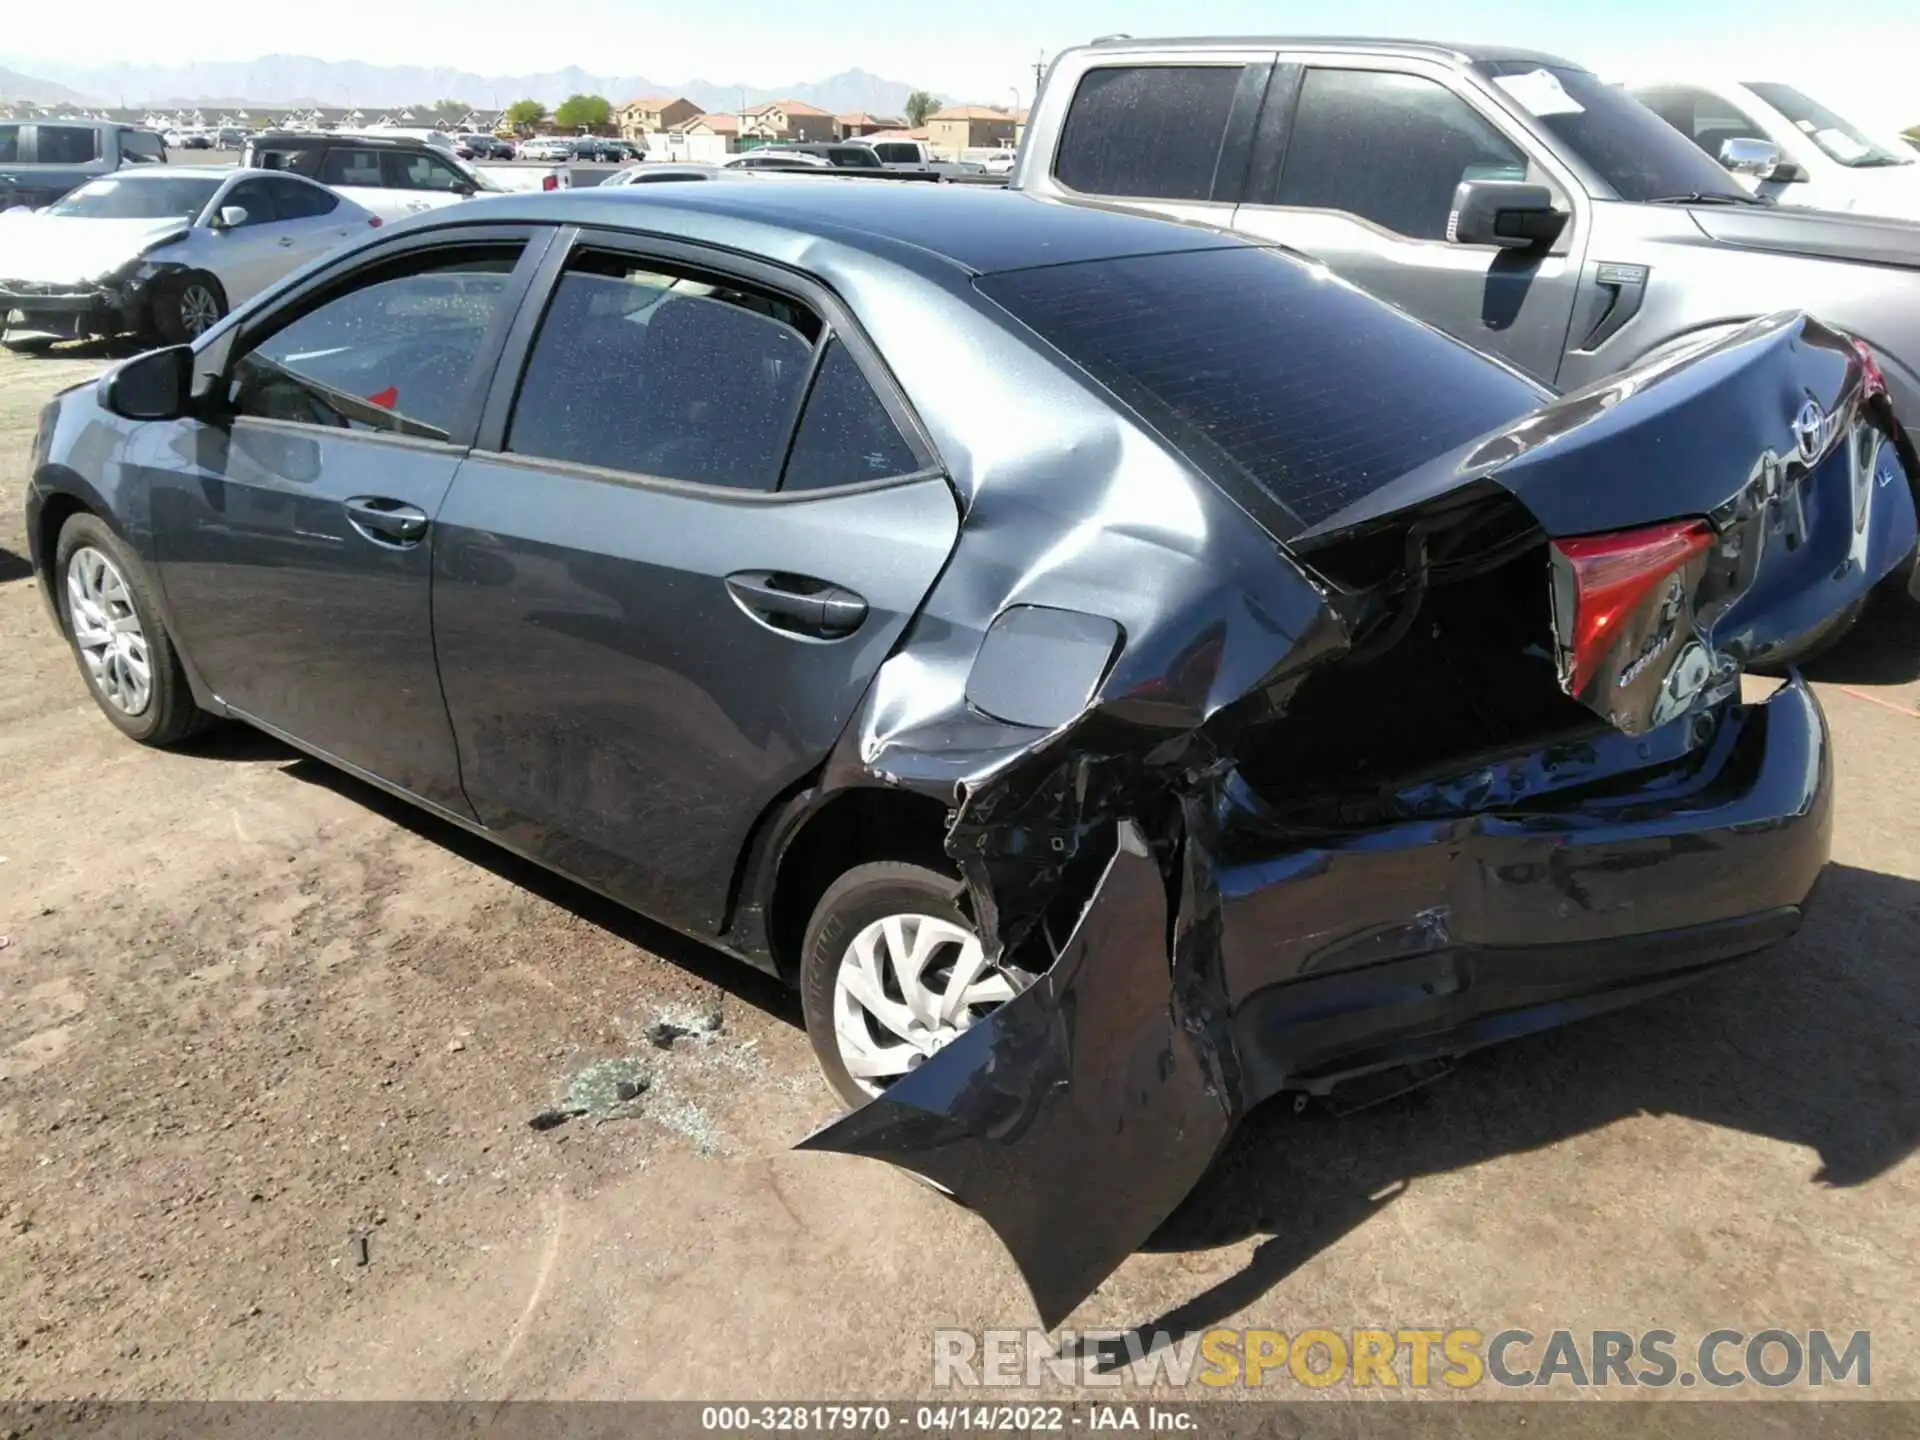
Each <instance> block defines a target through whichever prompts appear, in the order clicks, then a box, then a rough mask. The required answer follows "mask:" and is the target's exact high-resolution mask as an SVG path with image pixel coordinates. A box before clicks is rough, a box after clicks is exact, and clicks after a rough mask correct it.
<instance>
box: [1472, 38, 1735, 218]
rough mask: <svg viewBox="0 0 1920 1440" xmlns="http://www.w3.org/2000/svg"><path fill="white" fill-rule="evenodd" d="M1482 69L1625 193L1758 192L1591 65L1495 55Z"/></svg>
mask: <svg viewBox="0 0 1920 1440" xmlns="http://www.w3.org/2000/svg"><path fill="white" fill-rule="evenodd" d="M1479 69H1480V71H1481V73H1482V74H1484V75H1486V76H1487V78H1488V79H1490V80H1491V81H1492V82H1493V83H1494V84H1495V85H1496V86H1497V87H1499V89H1500V90H1501V91H1502V92H1504V93H1505V95H1506V96H1507V98H1508V99H1509V100H1510V101H1511V102H1512V103H1513V104H1514V105H1516V106H1518V107H1519V109H1520V110H1521V111H1522V112H1524V113H1525V114H1527V115H1528V116H1530V117H1531V118H1532V119H1533V121H1534V123H1535V124H1537V125H1538V126H1539V127H1540V128H1541V129H1543V130H1545V131H1546V132H1547V134H1548V135H1550V136H1551V137H1552V138H1553V139H1554V140H1556V141H1558V142H1559V143H1560V144H1561V145H1563V146H1565V147H1566V149H1567V150H1568V151H1570V152H1571V153H1572V154H1573V155H1575V156H1576V157H1578V158H1579V159H1580V160H1581V161H1583V162H1584V163H1585V164H1586V166H1587V168H1588V169H1590V170H1592V171H1593V172H1594V174H1595V175H1597V176H1599V178H1600V179H1601V180H1602V181H1604V182H1605V183H1606V184H1607V185H1609V186H1611V187H1612V189H1613V192H1614V193H1615V194H1616V195H1618V196H1619V197H1620V198H1621V199H1622V200H1640V201H1646V200H1671V199H1689V198H1691V197H1693V196H1696V195H1698V196H1704V197H1706V198H1707V199H1710V200H1711V199H1720V200H1726V201H1729V202H1733V203H1739V204H1747V203H1751V202H1752V200H1753V197H1752V196H1751V195H1749V194H1747V192H1746V191H1745V190H1743V189H1741V188H1740V186H1739V184H1738V182H1736V181H1735V180H1733V179H1732V177H1730V176H1729V175H1728V174H1727V172H1726V171H1725V170H1723V169H1722V168H1721V167H1720V164H1719V162H1718V160H1717V159H1708V158H1707V157H1706V156H1705V155H1703V154H1701V153H1700V151H1699V150H1698V149H1697V148H1695V146H1693V145H1692V144H1691V143H1689V141H1688V140H1687V139H1686V138H1685V137H1684V136H1682V135H1681V134H1679V133H1678V132H1677V131H1675V130H1674V128H1673V127H1672V126H1671V125H1669V124H1667V122H1666V121H1664V120H1662V119H1661V118H1660V117H1659V116H1658V115H1656V114H1654V113H1653V111H1651V110H1649V109H1648V108H1647V107H1646V106H1644V105H1642V104H1641V103H1640V102H1639V101H1638V100H1636V99H1634V98H1633V97H1632V96H1631V95H1629V94H1627V92H1626V91H1625V90H1622V89H1621V88H1620V87H1619V86H1618V85H1609V84H1607V83H1606V82H1604V81H1603V80H1601V79H1600V77H1599V76H1597V75H1594V74H1592V73H1591V72H1589V71H1586V70H1576V69H1573V68H1571V67H1568V66H1561V65H1539V64H1535V63H1533V62H1530V61H1525V60H1498V61H1489V62H1487V63H1485V64H1483V65H1481V66H1480V67H1479Z"/></svg>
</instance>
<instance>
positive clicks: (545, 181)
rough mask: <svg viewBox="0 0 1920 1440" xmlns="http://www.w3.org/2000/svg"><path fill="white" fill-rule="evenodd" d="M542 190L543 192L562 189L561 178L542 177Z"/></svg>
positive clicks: (555, 176) (552, 176)
mask: <svg viewBox="0 0 1920 1440" xmlns="http://www.w3.org/2000/svg"><path fill="white" fill-rule="evenodd" d="M540 188H541V189H542V190H558V189H559V188H560V177H559V176H558V175H543V176H541V177H540Z"/></svg>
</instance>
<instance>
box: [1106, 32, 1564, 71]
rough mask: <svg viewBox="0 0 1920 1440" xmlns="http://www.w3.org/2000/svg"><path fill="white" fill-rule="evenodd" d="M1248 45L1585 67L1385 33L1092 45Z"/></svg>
mask: <svg viewBox="0 0 1920 1440" xmlns="http://www.w3.org/2000/svg"><path fill="white" fill-rule="evenodd" d="M1252 46H1260V47H1263V48H1266V47H1270V48H1272V49H1276V50H1279V49H1286V50H1336V51H1359V52H1361V53H1363V54H1369V55H1419V56H1425V57H1428V58H1431V59H1435V60H1454V61H1464V62H1466V63H1469V64H1481V63H1491V62H1494V61H1500V60H1523V61H1528V62H1531V63H1534V64H1539V65H1558V66H1560V67H1562V68H1563V69H1570V70H1580V69H1584V68H1585V67H1584V66H1581V65H1576V64H1575V63H1574V62H1573V61H1571V60H1567V59H1564V58H1562V57H1561V56H1558V55H1550V54H1548V53H1547V52H1546V51H1544V50H1523V49H1520V48H1518V47H1516V46H1512V45H1453V44H1447V43H1444V42H1442V41H1438V40H1400V39H1394V38H1392V37H1389V36H1384V35H1176V36H1165V37H1159V38H1156V37H1153V36H1147V35H1106V36H1102V37H1101V38H1100V39H1098V40H1095V41H1094V42H1093V48H1095V49H1100V50H1239V49H1246V48H1248V47H1252Z"/></svg>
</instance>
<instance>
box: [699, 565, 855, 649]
mask: <svg viewBox="0 0 1920 1440" xmlns="http://www.w3.org/2000/svg"><path fill="white" fill-rule="evenodd" d="M727 593H728V594H730V595H731V596H733V600H734V603H735V604H736V605H738V606H739V607H740V608H741V609H742V610H744V611H746V612H747V614H749V615H751V616H752V617H753V618H754V619H755V620H758V621H759V622H760V623H761V624H763V625H766V626H768V627H769V628H771V629H774V630H780V631H784V632H785V633H787V634H790V635H805V636H808V637H809V638H811V639H815V640H839V639H842V638H844V637H845V636H848V635H851V634H853V632H854V631H856V630H858V629H859V628H860V626H861V625H862V624H863V623H864V622H865V620H866V618H867V602H866V601H865V600H862V599H861V598H860V597H859V596H858V595H856V594H854V593H853V591H851V590H848V589H847V588H845V587H844V586H841V585H835V584H834V583H832V582H831V581H829V580H819V579H815V578H814V577H813V576H811V575H792V574H788V573H787V572H785V571H781V570H738V571H735V572H734V573H733V574H731V575H729V576H727Z"/></svg>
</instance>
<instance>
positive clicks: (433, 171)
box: [386, 150, 468, 194]
mask: <svg viewBox="0 0 1920 1440" xmlns="http://www.w3.org/2000/svg"><path fill="white" fill-rule="evenodd" d="M386 159H387V187H388V188H389V189H392V190H437V191H440V192H442V193H449V194H451V193H458V192H459V191H462V190H465V189H467V188H468V186H467V177H466V176H464V175H462V174H461V173H460V172H459V171H458V170H456V169H454V168H453V167H452V166H451V165H449V164H447V162H446V161H444V160H441V159H439V158H438V157H436V156H433V155H409V154H406V153H405V152H403V151H399V150H395V151H390V152H389V153H388V155H387V157H386Z"/></svg>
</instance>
